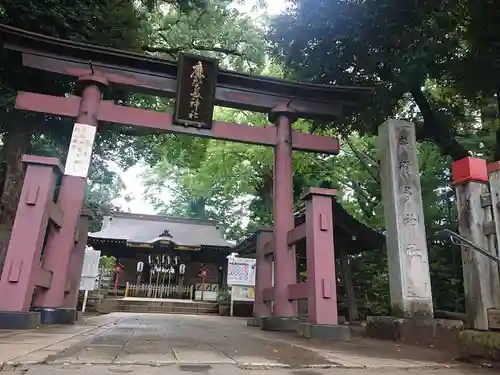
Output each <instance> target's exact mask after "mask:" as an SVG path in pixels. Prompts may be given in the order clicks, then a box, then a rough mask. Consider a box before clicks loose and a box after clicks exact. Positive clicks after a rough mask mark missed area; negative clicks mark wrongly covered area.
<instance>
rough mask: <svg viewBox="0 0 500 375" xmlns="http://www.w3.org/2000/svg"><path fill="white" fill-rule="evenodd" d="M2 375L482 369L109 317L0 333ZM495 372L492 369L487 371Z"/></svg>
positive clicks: (193, 323)
mask: <svg viewBox="0 0 500 375" xmlns="http://www.w3.org/2000/svg"><path fill="white" fill-rule="evenodd" d="M1 362H4V366H3V370H2V375H3V373H6V374H8V373H12V374H20V373H27V374H28V375H31V374H37V375H48V374H50V375H70V374H72V375H80V374H81V375H101V374H108V375H111V374H113V373H119V374H120V373H122V374H131V375H135V374H141V375H156V374H158V375H159V374H165V371H167V372H168V374H169V375H170V374H173V375H175V374H180V373H183V374H185V373H186V372H188V373H189V372H191V373H207V374H214V375H225V374H228V375H239V374H246V375H254V374H262V373H264V372H265V373H266V374H269V375H274V374H290V375H323V374H330V373H338V374H344V373H350V374H353V375H357V374H361V373H362V374H367V375H371V374H380V372H381V371H383V372H385V373H388V374H391V375H399V374H403V373H404V374H409V375H412V374H413V373H415V374H417V373H418V375H430V374H436V375H459V374H480V373H483V371H486V370H482V369H478V368H473V367H468V366H465V365H461V364H459V363H456V362H454V361H453V359H452V358H449V357H447V356H446V355H445V354H443V353H441V352H440V351H439V350H435V349H420V348H415V347H405V346H398V345H396V344H393V343H389V342H381V341H373V340H366V339H355V340H353V341H351V342H349V343H332V342H326V341H311V340H307V339H302V338H298V337H297V336H296V335H294V334H284V333H275V332H262V331H260V330H259V329H256V328H249V327H246V326H245V321H244V320H241V319H236V318H224V317H218V316H188V315H156V314H123V313H122V314H109V315H104V316H100V317H94V318H91V319H88V321H87V324H86V325H81V326H71V327H44V328H41V329H39V330H36V331H29V332H13V331H11V332H8V331H0V363H1ZM488 373H489V372H488Z"/></svg>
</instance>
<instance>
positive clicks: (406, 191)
mask: <svg viewBox="0 0 500 375" xmlns="http://www.w3.org/2000/svg"><path fill="white" fill-rule="evenodd" d="M412 195H413V191H412V188H411V186H403V197H404V200H405V202H408V201H409V200H410V198H411V196H412Z"/></svg>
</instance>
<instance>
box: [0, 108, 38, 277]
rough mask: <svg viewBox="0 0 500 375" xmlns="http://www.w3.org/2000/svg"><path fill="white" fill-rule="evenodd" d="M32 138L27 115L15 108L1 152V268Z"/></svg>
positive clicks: (9, 120)
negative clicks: (26, 120)
mask: <svg viewBox="0 0 500 375" xmlns="http://www.w3.org/2000/svg"><path fill="white" fill-rule="evenodd" d="M30 140H31V132H30V129H29V128H28V127H27V126H26V123H25V119H24V116H23V115H22V114H21V113H20V112H17V111H16V112H14V113H13V114H12V116H10V119H8V123H7V126H6V132H5V134H4V138H3V149H2V153H1V158H2V159H1V163H2V168H1V172H2V175H1V176H0V194H1V197H0V272H1V270H2V268H3V263H4V260H5V255H6V254H7V247H8V245H9V240H10V233H11V231H12V225H13V224H14V218H15V216H16V210H17V204H18V201H19V196H20V194H21V189H22V186H23V180H24V168H23V163H22V156H23V154H24V153H25V152H26V150H27V149H28V147H29V145H30Z"/></svg>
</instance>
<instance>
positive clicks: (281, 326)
mask: <svg viewBox="0 0 500 375" xmlns="http://www.w3.org/2000/svg"><path fill="white" fill-rule="evenodd" d="M298 323H299V320H298V319H297V318H292V317H282V316H265V317H262V318H260V328H261V329H262V330H264V331H292V332H295V331H297V325H298Z"/></svg>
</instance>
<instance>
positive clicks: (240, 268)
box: [227, 257, 257, 286]
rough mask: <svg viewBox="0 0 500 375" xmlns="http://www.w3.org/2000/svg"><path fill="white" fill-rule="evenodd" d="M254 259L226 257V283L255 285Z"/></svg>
mask: <svg viewBox="0 0 500 375" xmlns="http://www.w3.org/2000/svg"><path fill="white" fill-rule="evenodd" d="M256 267H257V265H256V260H255V259H251V258H236V257H229V258H228V266H227V285H240V286H255V269H256Z"/></svg>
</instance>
